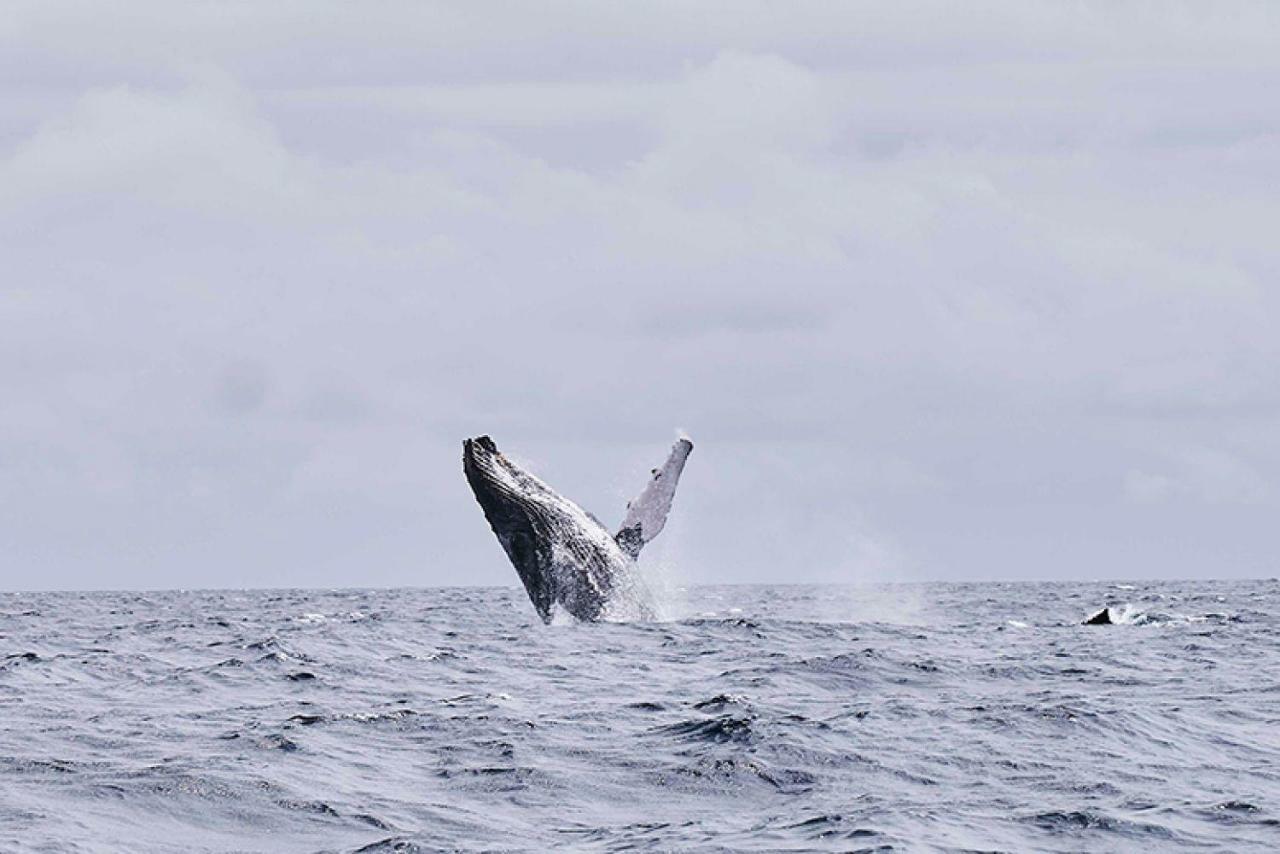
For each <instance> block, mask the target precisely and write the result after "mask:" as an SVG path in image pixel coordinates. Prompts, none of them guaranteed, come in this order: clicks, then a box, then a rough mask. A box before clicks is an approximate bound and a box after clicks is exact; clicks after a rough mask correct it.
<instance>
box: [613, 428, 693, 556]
mask: <svg viewBox="0 0 1280 854" xmlns="http://www.w3.org/2000/svg"><path fill="white" fill-rule="evenodd" d="M692 450H693V443H692V442H690V441H689V440H688V439H679V440H677V441H676V443H675V445H674V446H672V448H671V455H670V456H669V457H667V461H666V462H665V463H663V464H662V468H656V469H654V470H653V476H652V478H651V479H650V480H649V484H648V485H647V486H646V487H645V488H644V492H641V493H640V494H639V495H638V496H636V498H635V499H633V500H632V502H631V503H630V504H628V505H627V518H626V519H624V520H623V522H622V527H621V528H619V529H618V533H617V534H614V537H613V538H614V539H615V540H617V542H618V545H619V546H621V547H622V550H623V551H624V552H626V553H627V554H628V555H629V556H631V557H632V558H634V557H636V556H637V555H639V554H640V549H642V548H644V544H645V543H647V542H649V541H650V540H652V539H653V538H654V537H656V536H658V534H659V533H660V532H661V531H662V526H663V525H665V524H666V523H667V514H668V513H669V512H671V499H673V498H674V497H675V494H676V485H677V484H678V483H679V482H680V473H681V472H682V471H684V461H685V460H687V459H688V458H689V452H690V451H692Z"/></svg>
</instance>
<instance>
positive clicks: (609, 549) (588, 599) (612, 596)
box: [462, 436, 693, 623]
mask: <svg viewBox="0 0 1280 854" xmlns="http://www.w3.org/2000/svg"><path fill="white" fill-rule="evenodd" d="M692 450H693V443H692V442H690V441H689V440H688V439H680V440H678V441H677V442H676V443H675V446H674V447H672V449H671V455H670V456H669V457H668V458H667V461H666V462H665V463H664V464H663V465H662V467H661V468H657V469H654V470H653V472H652V477H651V479H650V480H649V483H648V485H647V486H645V488H644V491H643V492H641V493H640V495H639V496H637V497H636V498H635V499H634V500H633V501H632V502H631V503H630V504H628V505H627V517H626V519H624V520H623V522H622V526H621V527H620V528H619V529H618V532H617V533H616V534H610V533H609V532H608V531H607V530H606V529H605V527H604V525H602V524H601V523H600V521H599V520H598V519H596V518H595V517H594V516H592V515H591V514H590V513H588V512H587V511H585V510H583V509H582V508H581V507H579V506H578V505H577V504H574V503H573V502H572V501H570V500H569V499H567V498H565V497H564V496H562V495H560V494H559V493H557V492H556V491H555V490H553V489H552V488H551V487H549V486H547V485H546V484H545V483H543V482H542V481H541V480H539V479H538V478H536V477H534V476H533V475H532V474H530V473H529V472H527V471H525V470H524V469H522V468H520V466H518V465H516V464H515V463H513V462H512V461H511V460H509V459H508V458H507V457H506V456H505V455H503V454H502V452H500V451H499V450H498V446H497V445H495V444H494V442H493V440H492V439H490V438H489V437H488V436H479V437H477V438H475V439H466V440H465V441H463V443H462V470H463V472H464V473H465V474H466V476H467V482H468V483H470V484H471V491H472V492H474V493H475V495H476V501H478V502H480V507H481V508H483V510H484V515H485V518H486V519H488V520H489V526H490V527H491V528H493V533H494V534H496V535H497V537H498V542H500V543H502V548H503V550H505V551H506V553H507V557H509V558H510V559H511V563H512V564H513V565H514V566H515V568H516V572H517V573H518V574H519V576H520V580H521V581H522V582H524V589H525V590H526V591H527V592H528V593H529V598H530V599H531V600H532V601H533V607H534V608H535V609H536V610H537V612H538V616H539V617H541V618H542V621H543V622H544V623H550V622H551V619H552V617H553V616H554V611H555V608H556V606H557V605H558V606H559V607H561V608H563V609H564V610H565V611H567V612H569V613H570V614H572V615H573V616H574V617H576V618H578V619H579V620H586V621H594V620H600V619H641V620H645V619H652V618H653V616H654V613H653V602H652V599H651V597H650V595H649V592H648V590H647V589H646V588H645V586H644V583H643V581H642V580H641V579H640V577H639V575H638V574H637V572H636V566H635V562H636V557H637V556H638V555H639V554H640V550H641V549H642V548H643V547H644V545H645V543H647V542H649V541H650V540H652V539H653V538H654V537H656V536H657V535H658V533H659V532H660V531H661V530H662V527H663V525H664V524H666V521H667V513H668V512H669V511H670V510H671V500H672V498H673V497H674V496H675V492H676V484H677V483H678V482H679V481H680V473H681V472H682V471H683V470H684V463H685V460H686V459H687V458H688V457H689V452H690V451H692Z"/></svg>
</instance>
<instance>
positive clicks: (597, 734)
mask: <svg viewBox="0 0 1280 854" xmlns="http://www.w3.org/2000/svg"><path fill="white" fill-rule="evenodd" d="M1107 604H1110V605H1113V606H1116V608H1117V613H1118V614H1120V615H1122V618H1123V622H1122V623H1121V624H1119V625H1114V626H1100V627H1086V626H1082V625H1080V621H1081V620H1082V619H1084V618H1085V617H1086V616H1088V615H1089V614H1090V613H1092V612H1093V611H1096V610H1097V609H1098V608H1100V607H1102V606H1103V605H1107ZM667 607H668V610H669V611H670V612H671V616H672V619H670V620H668V621H664V622H657V623H649V624H596V625H575V624H568V625H553V626H544V625H542V623H541V622H539V621H538V620H537V618H536V617H535V616H534V614H533V609H532V607H531V606H530V605H529V602H528V601H527V599H526V598H525V596H524V593H523V592H522V591H521V590H518V589H504V588H474V589H463V588H454V589H406V590H290V591H191V592H186V591H181V592H178V591H175V592H160V593H27V594H0V851H4V852H28V851H30V852H130V853H131V854H146V852H179V851H181V852H215V851H216V852H229V851H236V852H356V851H359V852H416V851H449V850H460V851H546V850H552V849H556V850H570V851H575V850H576V851H624V850H659V851H1009V852H1025V851H1063V852H1077V851H1091V852H1092V851H1148V852H1150V851H1181V850H1186V851H1232V852H1246V851H1268V852H1274V851H1277V850H1280V617H1278V616H1277V615H1278V614H1280V583H1277V582H1276V581H1274V580H1271V581H1234V582H1212V583H1210V582H1203V583H1202V582H1161V583H1141V582H1135V583H1133V584H1123V585H1118V584H1114V583H1105V584H1104V583H1098V584H1078V583H1071V584H923V585H885V586H875V587H821V586H819V587H812V586H778V587H746V586H741V587H705V588H695V589H690V590H687V591H683V592H682V593H680V595H679V596H678V597H677V599H676V600H674V601H672V602H668V603H667Z"/></svg>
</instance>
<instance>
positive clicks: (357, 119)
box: [0, 3, 1280, 585]
mask: <svg viewBox="0 0 1280 854" xmlns="http://www.w3.org/2000/svg"><path fill="white" fill-rule="evenodd" d="M69 8H70V7H67V6H61V7H60V6H58V5H56V4H43V3H42V4H30V5H27V6H25V7H19V8H16V11H15V14H14V16H13V17H12V18H10V19H9V21H10V23H9V25H8V27H6V28H5V29H0V55H7V56H8V57H9V58H8V59H6V60H0V63H4V64H3V65H0V68H5V69H9V68H11V67H12V68H14V69H17V68H18V66H21V68H20V70H21V74H20V75H13V76H10V77H8V78H6V79H9V80H11V81H12V82H9V83H6V84H5V85H6V94H12V95H13V96H14V97H13V99H12V103H17V104H21V105H25V106H21V108H14V109H12V110H7V111H4V112H3V113H2V114H0V145H2V146H3V147H2V148H0V153H2V154H3V157H2V159H0V251H3V253H4V256H5V259H6V266H7V269H8V274H7V275H6V278H5V281H4V283H3V284H0V381H2V382H3V384H4V387H5V388H6V389H7V394H6V395H5V396H4V398H3V399H2V400H0V473H2V479H0V484H2V485H0V496H3V498H4V500H5V502H6V504H8V505H10V506H12V505H15V504H18V503H21V504H22V506H23V510H22V513H21V514H20V516H15V517H13V520H12V521H10V522H8V523H0V524H8V525H9V528H8V529H7V532H6V533H7V535H8V539H7V540H4V542H7V543H8V544H9V545H8V546H7V547H6V548H8V549H9V552H8V554H7V555H5V556H3V557H4V559H5V560H6V562H7V563H9V564H10V565H28V564H32V563H39V564H40V565H41V566H42V567H45V568H46V570H47V572H48V573H49V574H48V575H47V576H44V577H47V578H48V579H50V580H49V581H48V582H47V583H49V584H54V585H58V584H62V585H74V584H81V583H87V582H85V580H84V578H85V576H84V573H85V572H86V571H87V570H85V569H84V567H86V566H88V565H89V564H90V562H91V561H90V558H93V560H94V561H96V562H92V565H93V566H95V567H102V569H101V570H98V571H100V572H101V573H103V575H102V576H101V577H102V579H104V580H102V581H101V582H100V583H102V584H108V585H112V584H156V583H160V584H169V583H178V582H177V581H172V580H171V576H170V573H174V572H178V573H179V574H180V575H182V577H183V580H182V581H181V583H182V584H187V585H189V584H197V583H214V582H213V581H210V580H206V579H221V581H222V582H225V583H249V582H255V583H295V584H329V583H362V582H363V583H413V582H419V581H429V580H430V581H441V582H443V581H449V580H458V579H464V580H470V579H475V580H486V581H506V580H509V578H508V573H507V572H506V570H505V568H504V567H503V566H502V565H501V564H500V562H499V563H495V562H493V561H490V560H489V558H491V557H492V556H493V550H492V549H490V550H488V551H485V550H484V546H483V545H481V544H484V543H485V539H484V537H485V536H486V534H485V529H484V525H483V520H482V519H480V517H479V515H478V513H476V512H475V508H474V507H473V506H472V505H471V502H470V498H469V497H468V495H467V493H466V488H465V484H464V483H463V482H462V480H461V478H460V477H459V476H458V471H457V468H458V464H457V454H458V447H457V443H458V440H459V439H460V438H461V437H462V435H465V434H468V433H475V432H481V431H488V432H492V433H494V434H495V436H496V437H497V438H498V440H499V441H500V442H501V443H502V444H503V445H504V446H507V447H512V448H513V449H514V450H517V451H519V450H521V449H522V448H523V449H527V451H528V453H531V454H536V456H537V458H538V459H541V460H546V466H547V470H546V473H547V475H548V477H549V478H550V479H551V480H552V481H553V482H557V483H560V482H564V483H566V484H568V485H569V486H572V487H573V488H574V490H575V492H574V493H573V494H575V495H581V497H582V499H583V501H584V503H586V504H587V505H588V506H591V507H592V509H597V508H607V507H608V506H611V505H610V504H609V502H610V501H611V500H613V499H612V497H611V496H610V495H609V494H606V493H608V491H609V484H607V483H599V484H598V483H597V482H596V481H597V480H598V477H597V473H598V472H599V471H601V470H612V469H613V468H615V467H616V466H617V464H618V462H619V457H621V456H624V455H625V456H626V457H627V459H628V460H631V459H633V457H634V460H635V464H636V467H637V471H639V472H641V473H643V471H644V470H645V469H646V468H647V466H648V465H650V464H651V463H649V462H648V457H650V456H653V455H654V454H655V453H657V454H660V453H661V450H662V447H663V445H664V443H665V442H666V440H667V437H668V436H669V434H670V430H671V428H672V425H673V424H675V423H681V424H684V425H686V426H687V427H688V429H689V430H690V432H691V433H692V434H693V436H694V438H695V440H697V441H698V443H699V451H698V454H697V456H695V458H694V460H693V462H691V470H690V473H689V478H690V479H689V483H688V485H687V488H688V490H689V491H690V495H689V496H688V503H687V511H688V512H689V513H690V514H697V516H698V520H697V521H696V522H695V521H693V520H692V519H691V520H690V524H689V526H688V527H687V528H686V531H687V536H686V538H685V539H684V540H683V549H684V556H685V557H686V558H687V560H688V564H689V566H691V567H697V570H696V572H697V574H699V575H700V576H701V577H705V578H717V579H735V580H736V579H743V578H754V579H763V578H770V577H781V576H782V575H784V574H785V575H786V576H787V577H803V576H804V575H805V573H809V574H810V575H811V576H813V577H818V576H821V577H826V576H825V575H823V574H822V573H824V572H826V571H827V570H823V569H819V567H827V568H828V569H829V568H830V567H831V566H837V565H840V566H851V567H854V566H855V565H856V567H855V569H851V570H850V572H852V573H854V574H859V573H869V574H872V575H893V574H895V573H899V572H902V571H903V570H902V569H901V567H906V566H910V567H914V568H918V569H919V571H920V572H921V573H922V574H923V575H926V576H929V575H935V576H947V575H999V576H1009V575H1019V574H1026V575H1042V574H1055V573H1063V572H1072V571H1076V567H1077V566H1078V565H1079V563H1080V562H1090V561H1092V562H1093V564H1094V565H1096V564H1097V562H1098V561H1099V560H1104V559H1105V557H1106V555H1107V554H1108V553H1109V552H1108V550H1109V549H1113V548H1116V547H1117V544H1123V542H1124V541H1125V540H1124V538H1125V537H1127V536H1130V535H1129V534H1126V533H1124V529H1123V528H1122V527H1116V528H1112V527H1109V526H1111V525H1112V519H1113V518H1116V519H1128V520H1129V521H1130V522H1132V524H1133V525H1135V526H1136V525H1139V524H1145V522H1143V520H1144V519H1148V518H1149V517H1148V516H1144V515H1141V514H1147V513H1156V514H1157V515H1159V514H1165V515H1163V516H1161V519H1162V520H1163V523H1164V524H1166V525H1174V524H1176V523H1178V522H1179V521H1180V520H1181V517H1180V516H1178V515H1177V514H1179V513H1181V512H1183V511H1182V510H1180V509H1179V508H1182V507H1184V506H1185V505H1188V504H1196V505H1198V506H1200V507H1201V508H1202V509H1203V512H1204V514H1206V515H1205V516H1204V518H1203V519H1202V526H1201V528H1200V533H1201V535H1202V536H1203V538H1204V542H1205V543H1206V546H1205V547H1206V548H1208V547H1210V546H1211V545H1212V544H1213V543H1214V542H1215V541H1219V540H1220V541H1226V540H1228V539H1229V540H1231V541H1237V540H1238V539H1239V537H1240V532H1239V530H1238V529H1237V528H1236V527H1233V526H1234V525H1236V524H1237V523H1236V522H1234V521H1231V520H1228V519H1227V517H1226V516H1215V515H1214V514H1215V513H1219V512H1221V513H1224V514H1225V513H1226V512H1227V510H1228V509H1229V508H1230V507H1237V508H1238V507H1240V506H1241V505H1247V506H1250V507H1257V508H1270V507H1271V506H1272V504H1273V503H1274V501H1275V491H1274V490H1273V489H1271V488H1270V484H1271V483H1272V482H1273V481H1274V478H1275V476H1276V473H1277V471H1280V447H1278V446H1277V443H1276V440H1275V439H1274V436H1275V435H1276V433H1275V431H1274V430H1272V429H1269V428H1270V427H1272V426H1274V421H1275V419H1276V417H1277V414H1278V413H1280V409H1278V406H1277V405H1278V404H1280V400H1277V398H1276V395H1275V393H1274V391H1272V390H1273V389H1275V388H1280V385H1278V384H1277V381H1278V380H1280V377H1278V376H1277V365H1280V352H1277V350H1278V346H1277V343H1276V340H1275V336H1274V327H1275V322H1276V320H1277V319H1280V312H1278V311H1277V309H1278V308H1280V306H1278V305H1277V298H1278V297H1277V293H1276V291H1275V288H1274V287H1273V285H1272V282H1273V280H1274V273H1275V270H1276V268H1277V262H1278V261H1280V258H1278V256H1277V250H1276V248H1275V246H1274V241H1271V240H1270V236H1269V232H1268V231H1267V227H1268V225H1269V223H1270V222H1272V221H1274V220H1275V219H1276V218H1277V215H1278V214H1280V211H1278V210H1277V201H1276V199H1275V198H1274V193H1273V192H1271V190H1270V187H1271V186H1272V185H1273V184H1274V181H1272V180H1269V178H1272V177H1280V144H1278V143H1277V140H1280V120H1277V119H1274V118H1273V117H1271V116H1270V115H1268V114H1266V113H1265V111H1262V112H1260V111H1259V110H1258V108H1257V104H1259V103H1264V102H1265V96H1266V93H1269V92H1270V90H1271V89H1272V88H1274V86H1275V84H1277V83H1280V63H1278V62H1277V61H1276V59H1275V57H1274V56H1273V55H1272V54H1273V52H1271V51H1269V50H1267V49H1265V48H1267V46H1268V44H1269V43H1274V36H1275V35H1276V33H1277V30H1280V16H1278V15H1277V14H1276V13H1275V11H1274V9H1275V7H1272V6H1266V5H1255V4H1239V5H1226V6H1221V7H1215V8H1214V9H1208V8H1207V7H1202V6H1199V5H1194V4H1186V5H1177V4H1169V5H1166V6H1165V7H1163V8H1162V11H1161V12H1160V13H1159V14H1155V13H1153V12H1151V11H1150V10H1147V11H1143V10H1142V9H1141V8H1140V7H1137V6H1116V5H1113V4H1078V5H1075V6H1072V7H1070V8H1067V7H1061V6H1057V5H1052V6H1047V5H1037V4H1024V3H1018V4H994V5H992V6H991V7H990V9H989V10H988V12H989V14H985V15H974V14H972V13H970V12H969V11H968V10H957V9H955V8H954V7H951V6H948V5H945V4H943V5H933V4H905V5H898V6H894V7H877V8H869V7H848V9H846V10H845V11H843V12H842V13H840V14H834V13H833V12H832V11H831V9H830V7H829V6H828V5H827V4H817V5H807V4H799V5H795V6H791V7H789V8H788V9H787V11H786V14H782V13H780V12H779V11H778V7H776V6H770V5H764V4H759V5H757V4H736V3H735V4H733V5H732V7H731V8H732V12H733V14H729V11H730V7H729V6H725V7H723V8H717V7H715V6H703V7H700V9H699V11H696V12H692V11H690V10H689V9H688V8H687V7H680V6H675V5H666V4H654V5H652V6H651V7H648V8H647V10H633V11H631V12H630V13H629V15H630V16H629V17H620V15H622V13H620V12H619V11H618V10H616V9H610V8H607V7H599V6H595V5H578V4H566V5H564V6H563V7H562V8H558V9H557V10H556V11H554V12H550V13H549V12H545V11H543V12H541V13H539V14H538V15H533V14H531V13H525V12H521V11H519V10H511V9H507V10H506V11H505V12H504V14H502V15H496V14H495V13H494V12H493V9H492V8H489V7H486V6H484V4H476V5H469V6H467V7H466V8H465V9H462V10H459V8H458V7H448V6H446V7H440V6H432V5H430V4H426V5H418V4H413V5H411V6H399V7H396V6H394V5H388V6H385V7H383V6H379V7H377V8H376V9H368V8H362V9H360V10H354V8H353V7H349V6H345V5H334V6H332V7H327V8H325V9H324V10H322V11H320V12H316V11H315V10H316V7H314V6H308V7H307V8H308V14H306V15H301V14H300V13H299V7H295V6H291V5H289V4H280V5H276V6H273V7H271V8H270V9H255V8H254V7H248V6H246V7H235V8H234V9H231V8H229V7H224V6H223V5H217V6H212V5H211V6H207V7H201V6H197V7H189V8H186V9H184V10H183V12H182V13H181V14H179V13H178V12H175V11H174V10H173V9H171V8H170V7H169V6H167V5H163V4H156V5H151V4H143V3H139V4H137V5H136V6H135V7H134V8H135V9H136V10H137V14H136V15H132V16H112V21H111V23H112V26H111V27H109V28H105V29H104V27H105V23H104V19H103V17H102V15H103V13H102V12H101V11H100V10H97V9H96V7H92V6H86V7H83V8H81V9H79V10H78V12H77V14H74V15H72V14H69V13H68V11H67V10H68V9H69ZM103 33H107V35H106V36H104V35H103ZM6 48H8V49H9V50H6ZM321 60H324V61H321ZM32 93H41V97H34V96H33V94H32ZM45 94H47V95H48V97H44V95H45ZM1162 448H1199V449H1225V450H1214V451H1194V452H1192V451H1188V452H1185V453H1182V452H1179V453H1173V452H1163V451H1155V450H1153V449H1162ZM1179 454H1180V455H1179ZM641 457H644V458H645V459H644V461H641V460H640V458H641ZM703 466H705V467H706V468H705V469H704V470H703V471H702V472H701V473H699V469H700V468H701V467H703ZM1126 473H1127V474H1126ZM1118 479H1119V480H1121V481H1122V483H1123V484H1124V494H1123V495H1121V496H1117V494H1116V488H1115V485H1116V482H1117V480H1118ZM1126 497H1127V498H1128V499H1131V501H1125V500H1124V499H1125V498H1126ZM1205 508H1207V509H1205ZM1217 508H1221V510H1219V509H1217ZM685 509H686V507H685V505H682V508H681V511H684V510H685ZM597 512H600V511H599V510H597ZM607 512H608V511H607V509H605V510H604V513H602V515H607ZM1125 514H1137V515H1134V516H1133V517H1132V518H1130V517H1128V516H1126V515H1125ZM850 520H855V521H856V524H854V523H853V522H851V521H850ZM1064 529H1066V530H1073V531H1094V532H1096V536H1095V537H1093V538H1092V539H1090V538H1087V537H1084V536H1083V535H1082V537H1081V539H1080V540H1079V541H1078V542H1077V545H1076V547H1074V551H1073V550H1072V549H1071V548H1048V547H1047V546H1046V545H1045V544H1046V543H1052V542H1055V538H1056V537H1060V536H1061V532H1062V531H1063V530H1064ZM1131 529H1132V530H1136V528H1132V527H1131ZM851 531H852V532H853V533H850V532H851ZM1251 536H1252V537H1254V539H1253V540H1252V541H1251V542H1254V543H1255V544H1260V543H1262V542H1263V541H1264V539H1265V537H1266V534H1265V532H1261V531H1259V532H1257V533H1255V534H1252V535H1251ZM850 537H854V538H855V543H854V546H853V548H852V552H850V551H849V549H847V548H846V545H847V544H848V542H849V538H850ZM1215 538H1218V540H1215ZM801 539H802V540H803V541H804V542H806V543H808V544H809V545H808V546H805V548H807V549H808V551H805V550H804V549H800V550H799V551H797V548H796V546H795V543H796V542H797V541H798V540H801ZM889 544H892V545H889ZM1144 547H1145V548H1148V549H1150V551H1149V553H1147V555H1146V557H1147V559H1148V565H1149V567H1150V568H1149V571H1150V572H1153V573H1156V572H1169V573H1174V574H1182V575H1186V574H1196V567H1194V566H1189V565H1188V564H1187V562H1188V561H1194V560H1196V559H1198V558H1197V555H1198V553H1197V552H1195V551H1194V550H1183V551H1182V552H1179V553H1174V554H1169V553H1165V552H1161V551H1160V549H1161V548H1163V547H1162V546H1160V545H1159V544H1158V543H1157V544H1152V545H1148V546H1144ZM1169 548H1170V549H1173V547H1172V546H1170V547H1169ZM850 554H852V555H853V557H852V558H851V557H849V555H850ZM805 555H807V557H805ZM887 556H892V559H889V557H887ZM1178 561H1182V563H1178ZM356 565H359V566H361V567H367V569H363V568H362V569H361V570H359V575H358V577H352V575H351V573H352V571H353V570H352V567H353V566H356ZM784 565H785V568H783V567H784ZM174 567H178V569H175V568H174ZM460 567H461V568H460ZM1233 569H1234V570H1238V571H1245V570H1244V569H1241V568H1240V567H1234V568H1233V567H1231V566H1226V567H1218V568H1216V569H1215V570H1214V571H1233ZM1206 571H1207V570H1206ZM1250 571H1251V570H1250ZM1124 572H1126V573H1128V574H1129V575H1133V574H1142V572H1136V573H1135V571H1134V568H1133V567H1131V566H1126V567H1124ZM98 577H99V576H97V575H95V576H94V578H95V579H97V578H98ZM11 583H12V584H13V585H22V584H25V582H21V581H15V582H11ZM42 583H44V582H42ZM95 583H99V582H96V581H95Z"/></svg>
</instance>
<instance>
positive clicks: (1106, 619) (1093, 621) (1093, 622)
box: [1081, 608, 1115, 626]
mask: <svg viewBox="0 0 1280 854" xmlns="http://www.w3.org/2000/svg"><path fill="white" fill-rule="evenodd" d="M1114 624H1115V620H1113V619H1111V609H1110V608H1103V609H1102V610H1101V611H1099V612H1098V613H1096V614H1094V615H1093V616H1092V617H1090V618H1089V619H1087V620H1085V621H1084V622H1083V623H1082V624H1081V625H1085V626H1110V625H1114Z"/></svg>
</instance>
